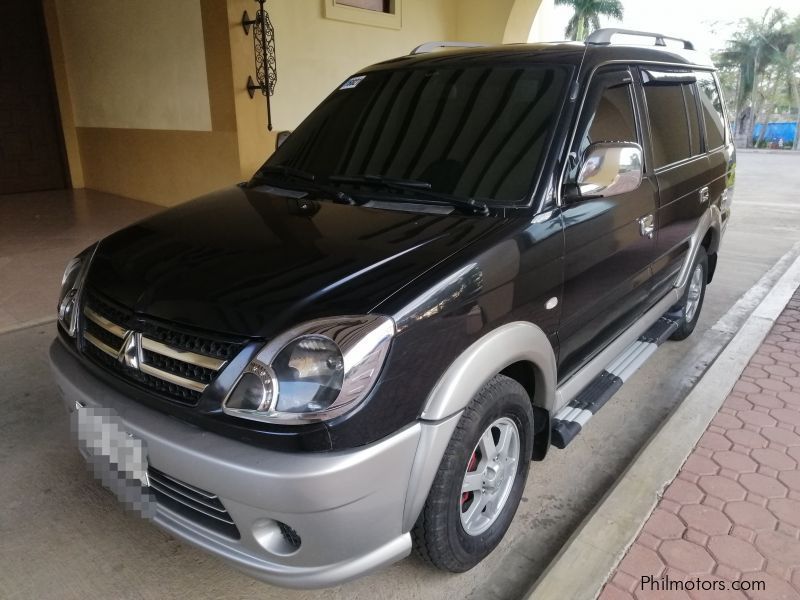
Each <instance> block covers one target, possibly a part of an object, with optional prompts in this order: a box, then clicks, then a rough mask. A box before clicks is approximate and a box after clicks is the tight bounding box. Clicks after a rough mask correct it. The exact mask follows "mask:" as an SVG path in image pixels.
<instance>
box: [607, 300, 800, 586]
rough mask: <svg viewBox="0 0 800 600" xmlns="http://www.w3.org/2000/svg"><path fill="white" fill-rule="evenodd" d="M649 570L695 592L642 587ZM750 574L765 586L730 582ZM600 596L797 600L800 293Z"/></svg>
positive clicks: (659, 580)
mask: <svg viewBox="0 0 800 600" xmlns="http://www.w3.org/2000/svg"><path fill="white" fill-rule="evenodd" d="M648 575H649V576H651V577H652V578H653V579H654V580H655V582H657V583H663V581H664V579H663V578H665V577H667V578H668V579H669V580H671V581H674V582H679V581H680V582H689V581H691V582H693V583H694V588H695V589H693V590H692V591H685V590H688V589H689V587H692V586H691V585H685V587H684V589H683V590H682V589H680V587H678V588H676V587H673V588H671V589H670V590H669V591H667V590H665V589H664V587H663V586H661V587H658V586H651V585H649V584H645V586H644V589H643V588H642V577H644V576H648ZM698 578H699V580H700V581H699V582H698V581H697V580H698ZM756 580H758V581H762V582H763V584H764V585H765V586H766V589H764V590H762V591H752V590H751V591H747V592H744V593H743V592H741V591H734V590H732V589H731V586H732V584H733V582H734V581H737V582H750V581H756ZM714 582H716V583H714ZM698 584H701V585H704V586H705V588H706V589H708V588H709V587H710V586H716V591H697V589H696V588H697V585H698ZM721 585H725V588H724V590H725V591H720V587H719V586H721ZM678 586H680V584H678ZM600 598H601V600H618V599H628V600H629V599H631V598H636V599H637V600H638V599H642V598H646V599H648V600H650V599H656V598H664V599H675V600H679V599H686V598H692V599H701V600H705V599H717V598H726V599H727V598H758V599H762V598H763V599H765V600H779V599H800V290H798V292H795V295H794V297H793V298H792V300H791V301H790V302H789V304H788V305H787V307H786V309H785V310H784V312H783V314H782V315H781V316H780V317H779V318H778V319H777V321H776V323H775V326H774V327H773V328H772V331H771V332H770V334H769V335H768V336H767V338H766V339H765V340H764V343H763V344H762V345H761V347H760V348H759V349H758V352H756V354H755V355H753V357H752V359H751V360H750V363H749V365H748V366H747V368H746V369H745V370H744V372H743V374H742V377H741V378H740V379H739V382H738V383H737V384H736V386H735V387H734V389H733V391H732V392H731V394H730V396H728V398H727V399H726V400H725V403H724V404H723V406H722V408H720V410H719V412H718V413H717V415H716V416H715V417H714V420H713V421H712V422H711V424H710V425H709V427H708V429H707V431H706V433H705V434H704V435H703V437H702V438H700V441H699V442H698V444H697V446H696V447H695V449H694V450H693V452H692V454H691V455H690V456H689V458H688V459H687V460H686V462H685V463H684V465H683V467H682V468H681V471H680V473H679V474H678V476H677V478H676V479H675V480H674V481H673V482H672V483H671V484H670V485H669V487H668V488H667V489H666V491H665V492H664V496H663V498H662V499H661V501H660V502H659V503H658V505H657V507H656V509H655V510H654V511H653V513H652V514H651V515H650V518H649V519H648V521H647V523H646V524H645V526H644V528H643V530H642V531H641V533H640V534H639V536H638V537H637V539H636V541H635V542H634V544H633V545H632V546H631V548H630V550H629V551H628V553H627V555H626V556H625V558H624V559H623V560H622V562H621V563H620V564H619V566H618V568H617V571H616V573H615V574H614V575H613V576H612V578H611V580H610V581H609V583H608V584H607V585H606V586H605V588H604V589H603V592H602V593H601V595H600Z"/></svg>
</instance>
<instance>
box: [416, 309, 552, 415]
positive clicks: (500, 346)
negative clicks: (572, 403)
mask: <svg viewBox="0 0 800 600" xmlns="http://www.w3.org/2000/svg"><path fill="white" fill-rule="evenodd" d="M499 373H503V374H504V375H508V376H509V377H511V378H513V379H516V380H517V381H519V383H520V384H521V385H522V386H523V387H524V388H525V389H526V391H528V393H529V394H531V402H532V403H533V405H534V406H535V407H539V408H541V409H544V410H547V411H550V410H552V408H553V405H554V402H555V395H556V394H555V391H556V358H555V353H554V352H553V346H552V345H551V344H550V340H549V339H548V337H547V334H545V333H544V331H542V329H541V328H539V327H538V326H537V325H534V324H533V323H530V322H527V321H514V322H512V323H507V324H505V325H501V326H500V327H498V328H496V329H494V330H492V331H490V332H489V333H487V334H486V335H484V336H483V337H481V338H480V339H479V340H477V341H476V342H474V343H473V344H472V345H470V346H469V347H468V348H467V349H466V350H464V352H462V353H461V354H460V355H459V356H458V357H457V358H456V359H455V360H454V361H453V362H452V363H451V365H450V366H449V367H448V368H447V370H446V371H445V372H444V373H443V374H442V376H441V377H440V378H439V381H437V383H436V385H435V386H434V388H433V390H432V391H431V393H430V394H429V395H428V398H427V399H426V401H425V406H424V408H423V410H422V413H421V417H422V419H424V420H433V421H438V420H441V419H444V418H446V417H448V416H450V415H452V414H454V413H456V412H458V411H460V410H463V409H464V407H466V405H467V404H468V403H469V401H470V400H471V399H472V397H473V396H474V395H475V394H476V393H477V392H478V391H479V390H480V389H481V388H482V387H483V386H484V385H485V384H486V382H487V381H489V380H490V379H491V378H492V377H494V376H495V375H497V374H499Z"/></svg>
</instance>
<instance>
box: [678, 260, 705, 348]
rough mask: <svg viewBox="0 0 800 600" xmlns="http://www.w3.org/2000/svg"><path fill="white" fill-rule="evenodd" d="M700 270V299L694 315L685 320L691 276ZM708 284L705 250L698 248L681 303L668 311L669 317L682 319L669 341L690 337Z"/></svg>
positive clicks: (701, 307)
mask: <svg viewBox="0 0 800 600" xmlns="http://www.w3.org/2000/svg"><path fill="white" fill-rule="evenodd" d="M698 268H700V269H702V274H701V275H700V282H701V287H700V298H699V300H698V304H697V308H696V309H695V311H694V314H693V315H692V316H691V318H690V319H687V318H686V310H687V307H688V305H689V293H690V292H691V282H692V276H693V274H694V272H695V270H696V269H698ZM707 282H708V255H707V254H706V249H705V248H703V247H702V246H700V248H699V249H698V250H697V257H696V258H695V259H694V264H693V265H692V270H691V271H690V273H689V281H688V282H687V283H686V289H685V290H684V292H683V298H681V301H680V302H679V303H678V304H677V305H676V306H675V307H674V308H673V309H672V311H670V316H673V317H679V318H681V319H682V321H681V325H680V327H678V329H676V330H675V333H673V334H672V335H671V336H669V339H671V340H675V341H680V340H685V339H686V338H687V337H689V336H690V335H692V332H693V331H694V328H695V327H696V326H697V321H698V320H699V319H700V312H701V311H702V310H703V300H705V297H706V284H707Z"/></svg>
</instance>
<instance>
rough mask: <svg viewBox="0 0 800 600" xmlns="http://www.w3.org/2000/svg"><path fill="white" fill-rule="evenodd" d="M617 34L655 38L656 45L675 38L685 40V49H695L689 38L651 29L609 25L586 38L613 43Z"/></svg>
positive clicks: (595, 42)
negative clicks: (652, 31)
mask: <svg viewBox="0 0 800 600" xmlns="http://www.w3.org/2000/svg"><path fill="white" fill-rule="evenodd" d="M615 35H635V36H639V37H649V38H655V40H656V43H655V45H656V46H666V45H667V44H666V41H665V40H673V41H676V42H683V49H684V50H694V44H692V42H690V41H689V40H684V39H682V38H676V37H671V36H668V35H664V34H663V33H651V32H649V31H635V30H633V29H617V28H615V27H607V28H605V29H597V30H595V31H593V32H592V33H590V34H589V36H588V37H587V38H586V43H587V44H595V45H607V44H610V43H611V38H612V37H613V36H615Z"/></svg>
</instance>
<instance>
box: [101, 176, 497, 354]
mask: <svg viewBox="0 0 800 600" xmlns="http://www.w3.org/2000/svg"><path fill="white" fill-rule="evenodd" d="M502 223H503V219H476V218H471V217H468V216H464V215H459V214H455V215H437V214H413V213H407V212H400V211H393V210H375V209H368V208H360V207H352V206H346V205H341V204H335V203H332V202H330V201H324V200H320V201H316V200H314V199H310V198H303V199H295V198H285V197H280V196H276V195H273V194H270V193H268V192H264V191H260V190H259V189H258V188H254V189H246V188H241V187H235V188H230V189H228V190H222V191H220V192H216V193H214V194H211V195H209V196H206V197H204V198H200V199H198V200H196V201H194V202H189V203H187V204H185V205H182V206H179V207H177V208H174V209H171V210H168V211H166V212H164V213H162V214H159V215H156V216H154V217H150V218H148V219H146V220H144V221H141V222H139V223H136V224H135V225H132V226H130V227H128V228H126V229H123V230H122V231H119V232H118V233H116V234H114V235H112V236H110V237H108V238H107V239H105V240H103V241H102V243H101V244H100V246H99V247H98V249H97V252H96V254H95V258H94V261H93V266H92V270H91V273H90V275H89V278H88V281H87V286H88V288H89V289H90V290H91V289H97V290H101V291H102V293H103V294H104V295H105V296H108V297H110V298H111V299H112V300H115V301H116V302H118V303H119V304H122V305H124V306H127V307H131V308H132V309H133V310H134V311H135V312H137V313H140V314H142V315H146V316H149V317H153V318H155V319H159V320H163V321H169V322H173V323H176V324H180V325H184V326H188V327H196V328H200V329H205V330H208V331H214V332H219V333H226V334H233V335H238V336H246V337H255V338H266V339H268V338H271V337H273V336H274V335H276V334H277V333H280V331H282V330H283V329H285V328H287V327H289V326H291V325H294V324H296V323H298V322H301V321H304V320H310V319H314V318H317V317H320V316H329V315H341V314H362V313H367V312H369V311H370V310H371V309H372V308H373V307H375V306H376V305H378V304H380V303H381V302H382V301H383V300H385V299H386V297H387V296H388V295H390V294H391V293H393V292H394V291H396V290H397V289H399V288H400V287H402V286H404V285H407V284H409V282H411V281H413V280H414V279H415V278H416V277H418V276H419V275H421V274H422V273H424V272H425V271H427V270H428V269H430V268H431V267H433V266H435V265H436V264H437V263H439V262H441V261H442V260H444V259H446V258H447V257H448V256H449V255H451V254H453V253H455V252H457V251H458V250H460V249H463V248H465V247H468V246H469V245H470V244H472V243H474V242H475V241H476V240H479V239H480V238H481V237H482V236H484V235H485V234H486V232H488V231H491V230H492V229H496V228H498V227H499V226H501V225H502Z"/></svg>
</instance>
